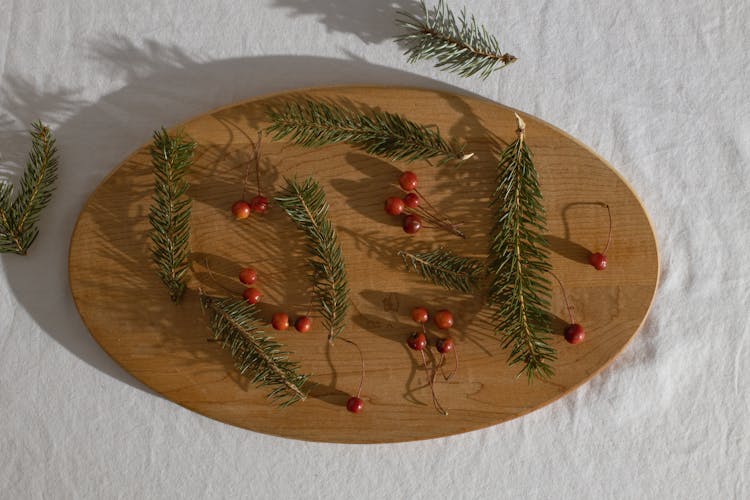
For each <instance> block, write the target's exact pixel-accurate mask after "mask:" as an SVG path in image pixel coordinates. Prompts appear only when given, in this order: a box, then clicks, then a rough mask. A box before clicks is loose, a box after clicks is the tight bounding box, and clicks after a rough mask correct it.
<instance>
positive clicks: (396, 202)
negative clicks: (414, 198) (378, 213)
mask: <svg viewBox="0 0 750 500" xmlns="http://www.w3.org/2000/svg"><path fill="white" fill-rule="evenodd" d="M385 211H386V212H387V213H389V214H391V215H401V212H403V211H404V200H402V199H401V198H397V197H395V196H391V197H390V198H388V199H387V200H385Z"/></svg>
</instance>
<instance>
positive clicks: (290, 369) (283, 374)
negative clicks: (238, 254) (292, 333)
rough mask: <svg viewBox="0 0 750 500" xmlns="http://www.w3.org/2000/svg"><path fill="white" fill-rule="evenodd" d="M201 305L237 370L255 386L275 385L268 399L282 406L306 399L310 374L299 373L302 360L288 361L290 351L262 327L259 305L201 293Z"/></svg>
mask: <svg viewBox="0 0 750 500" xmlns="http://www.w3.org/2000/svg"><path fill="white" fill-rule="evenodd" d="M201 304H202V306H203V308H204V309H205V310H208V311H209V312H210V313H211V316H210V320H209V323H210V327H211V331H212V332H213V335H214V338H216V339H217V340H219V341H221V343H222V347H224V348H225V349H229V352H230V353H231V354H232V357H233V358H234V360H235V364H236V365H237V369H238V370H239V372H240V373H241V374H242V375H245V376H247V377H248V378H249V379H250V381H251V382H252V383H253V384H255V386H256V387H272V390H271V392H270V393H269V394H268V398H269V399H271V400H273V401H275V402H276V403H278V404H279V406H289V405H292V404H294V403H296V402H297V401H304V400H305V398H306V397H307V394H306V393H305V391H304V386H305V384H306V383H307V380H308V379H309V375H303V374H299V373H298V372H297V370H298V369H299V363H297V362H295V361H290V360H289V354H290V353H289V352H287V351H285V350H284V348H283V346H282V345H281V344H280V343H279V342H277V341H276V339H274V338H273V337H271V336H269V335H266V334H265V332H263V331H262V330H261V328H262V324H263V323H262V322H261V321H260V320H259V319H258V308H257V306H255V305H251V304H248V303H247V301H245V300H244V299H234V298H218V297H211V296H209V295H205V294H203V293H201Z"/></svg>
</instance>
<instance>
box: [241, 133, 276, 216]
mask: <svg viewBox="0 0 750 500" xmlns="http://www.w3.org/2000/svg"><path fill="white" fill-rule="evenodd" d="M262 140H263V132H262V131H258V142H257V143H255V144H253V150H254V154H253V158H254V160H255V161H254V162H252V163H254V164H255V179H256V182H257V184H258V195H257V196H254V197H253V198H252V199H251V200H250V201H249V202H247V201H245V192H246V191H247V178H248V177H249V176H250V165H251V164H252V163H251V162H248V164H247V167H246V168H245V179H244V180H243V182H242V196H241V197H240V199H239V200H238V201H235V202H234V204H233V205H232V215H234V218H235V219H238V220H240V219H247V218H248V217H250V214H251V213H253V212H255V213H257V214H263V213H266V211H267V210H268V204H269V202H268V198H266V197H265V196H263V195H262V194H261V187H260V158H261V156H260V146H261V142H262Z"/></svg>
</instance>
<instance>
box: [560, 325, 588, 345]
mask: <svg viewBox="0 0 750 500" xmlns="http://www.w3.org/2000/svg"><path fill="white" fill-rule="evenodd" d="M585 338H586V331H585V330H584V329H583V327H582V326H581V325H579V324H578V323H573V324H572V325H568V327H567V328H566V329H565V340H567V341H568V342H570V343H571V344H578V343H580V342H583V339H585Z"/></svg>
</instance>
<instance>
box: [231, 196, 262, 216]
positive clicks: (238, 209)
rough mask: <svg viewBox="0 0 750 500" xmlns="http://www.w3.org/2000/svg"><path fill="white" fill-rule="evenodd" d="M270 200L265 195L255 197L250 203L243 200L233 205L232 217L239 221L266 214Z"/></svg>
mask: <svg viewBox="0 0 750 500" xmlns="http://www.w3.org/2000/svg"><path fill="white" fill-rule="evenodd" d="M268 203H269V202H268V198H266V197H265V196H263V195H260V194H259V195H257V196H254V197H253V198H252V199H251V200H250V201H249V202H247V201H245V200H244V199H243V200H239V201H235V202H234V204H233V205H232V215H234V218H235V219H237V220H241V219H247V218H248V217H250V214H251V213H253V212H255V213H257V214H262V213H265V212H266V211H267V210H268Z"/></svg>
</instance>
